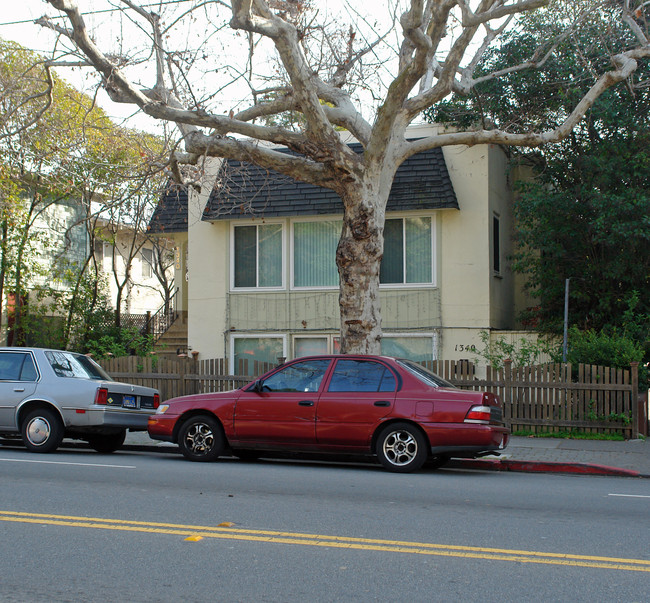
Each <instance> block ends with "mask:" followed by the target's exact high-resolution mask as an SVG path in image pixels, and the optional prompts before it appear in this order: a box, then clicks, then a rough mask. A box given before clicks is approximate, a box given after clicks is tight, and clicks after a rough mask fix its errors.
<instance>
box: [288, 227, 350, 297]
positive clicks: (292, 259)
mask: <svg viewBox="0 0 650 603" xmlns="http://www.w3.org/2000/svg"><path fill="white" fill-rule="evenodd" d="M299 222H300V223H303V224H304V223H305V222H309V223H311V222H340V223H341V228H343V218H342V217H337V216H310V217H305V218H296V219H292V220H291V223H290V232H289V250H290V258H289V272H290V290H291V291H338V290H339V287H340V285H339V283H337V284H336V285H323V286H317V287H296V286H295V285H294V262H295V257H294V255H295V239H294V224H297V223H299ZM334 263H335V264H336V256H335V257H334Z"/></svg>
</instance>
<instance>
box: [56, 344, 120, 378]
mask: <svg viewBox="0 0 650 603" xmlns="http://www.w3.org/2000/svg"><path fill="white" fill-rule="evenodd" d="M45 357H46V358H47V360H48V362H49V363H50V365H51V366H52V369H54V372H55V374H56V376H57V377H74V378H77V379H94V380H96V381H112V379H111V378H110V376H109V375H108V373H107V372H106V371H105V370H104V369H103V368H102V367H101V366H99V364H97V363H96V362H95V361H94V360H92V359H91V358H88V356H82V355H80V354H73V353H71V352H54V351H48V352H45Z"/></svg>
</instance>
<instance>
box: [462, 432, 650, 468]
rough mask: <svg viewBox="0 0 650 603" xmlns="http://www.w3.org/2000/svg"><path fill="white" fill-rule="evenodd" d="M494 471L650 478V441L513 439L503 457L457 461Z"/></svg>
mask: <svg viewBox="0 0 650 603" xmlns="http://www.w3.org/2000/svg"><path fill="white" fill-rule="evenodd" d="M452 463H454V464H457V466H462V467H464V468H475V469H485V470H492V471H523V472H531V473H532V472H545V473H548V472H554V473H583V474H590V475H619V476H629V477H649V478H650V440H628V441H625V442H617V441H610V440H565V439H558V438H522V437H511V438H510V443H509V444H508V447H507V448H506V449H505V450H504V451H503V453H502V454H501V455H500V456H499V457H496V458H495V457H491V456H490V457H484V458H483V459H475V460H461V459H458V460H454V461H452Z"/></svg>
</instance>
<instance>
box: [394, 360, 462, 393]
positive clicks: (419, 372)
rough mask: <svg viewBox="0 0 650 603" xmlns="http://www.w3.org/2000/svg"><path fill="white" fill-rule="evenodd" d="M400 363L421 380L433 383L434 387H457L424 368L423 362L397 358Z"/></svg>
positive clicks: (429, 383)
mask: <svg viewBox="0 0 650 603" xmlns="http://www.w3.org/2000/svg"><path fill="white" fill-rule="evenodd" d="M397 362H398V364H399V365H400V366H402V367H404V368H405V369H406V370H407V371H408V372H409V373H411V374H412V375H415V376H416V377H417V378H418V379H419V380H420V381H422V382H423V383H425V384H426V385H433V386H434V387H451V388H454V389H455V388H456V386H455V385H452V384H451V383H449V381H445V380H444V379H443V378H442V377H439V376H438V375H436V374H435V373H432V372H431V371H430V370H428V369H426V368H424V367H423V366H422V365H421V364H417V363H415V362H412V361H410V360H397Z"/></svg>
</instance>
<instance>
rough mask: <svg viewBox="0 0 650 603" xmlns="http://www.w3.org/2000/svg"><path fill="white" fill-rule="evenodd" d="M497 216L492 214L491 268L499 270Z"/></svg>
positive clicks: (499, 249) (499, 250)
mask: <svg viewBox="0 0 650 603" xmlns="http://www.w3.org/2000/svg"><path fill="white" fill-rule="evenodd" d="M499 237H500V234H499V216H492V270H494V272H496V273H497V274H499V273H500V272H501V243H500V241H499Z"/></svg>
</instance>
